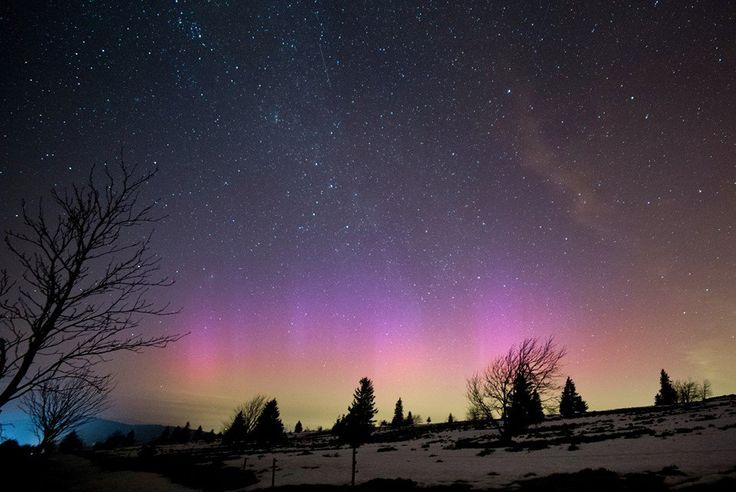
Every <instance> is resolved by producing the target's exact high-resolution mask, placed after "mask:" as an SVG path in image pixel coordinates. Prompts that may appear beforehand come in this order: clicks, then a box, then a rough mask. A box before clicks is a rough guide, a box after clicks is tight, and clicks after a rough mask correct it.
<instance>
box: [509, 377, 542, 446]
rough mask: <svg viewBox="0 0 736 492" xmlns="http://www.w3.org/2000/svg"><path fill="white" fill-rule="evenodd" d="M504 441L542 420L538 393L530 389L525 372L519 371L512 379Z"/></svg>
mask: <svg viewBox="0 0 736 492" xmlns="http://www.w3.org/2000/svg"><path fill="white" fill-rule="evenodd" d="M506 418H507V419H508V422H507V425H506V426H505V427H506V435H504V436H503V437H504V438H505V439H510V438H511V437H512V436H513V435H515V434H518V433H519V432H521V431H523V430H524V429H526V428H527V427H528V426H529V425H530V424H535V423H538V422H541V421H542V419H544V411H543V410H542V402H541V399H540V398H539V393H537V391H536V390H533V389H532V388H531V387H530V384H529V381H528V379H527V375H526V371H525V370H523V369H522V370H520V371H519V372H518V373H517V374H516V377H515V378H514V384H513V387H512V394H511V403H510V405H509V410H508V414H507V415H506Z"/></svg>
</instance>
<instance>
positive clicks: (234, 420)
mask: <svg viewBox="0 0 736 492" xmlns="http://www.w3.org/2000/svg"><path fill="white" fill-rule="evenodd" d="M267 402H268V398H267V397H266V396H264V395H256V396H254V397H253V398H251V399H250V400H248V401H246V402H244V403H241V404H240V405H238V406H237V407H236V408H235V410H234V412H233V416H232V417H231V418H230V421H229V422H227V423H225V424H224V431H223V443H224V444H233V443H235V442H244V441H246V440H247V439H248V437H249V436H250V434H251V433H252V432H253V429H255V427H256V422H257V421H258V417H260V416H261V413H262V412H263V409H264V408H265V407H266V403H267Z"/></svg>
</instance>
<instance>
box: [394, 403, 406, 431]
mask: <svg viewBox="0 0 736 492" xmlns="http://www.w3.org/2000/svg"><path fill="white" fill-rule="evenodd" d="M402 425H404V404H403V402H402V401H401V398H399V399H398V400H397V401H396V407H394V418H393V419H391V427H401V426H402Z"/></svg>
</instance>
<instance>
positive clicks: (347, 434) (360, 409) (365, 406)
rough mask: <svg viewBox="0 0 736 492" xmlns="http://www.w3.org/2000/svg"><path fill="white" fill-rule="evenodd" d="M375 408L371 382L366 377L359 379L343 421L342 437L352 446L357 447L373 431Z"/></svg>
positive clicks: (366, 439) (368, 437)
mask: <svg viewBox="0 0 736 492" xmlns="http://www.w3.org/2000/svg"><path fill="white" fill-rule="evenodd" d="M376 413H378V410H376V404H375V396H374V394H373V382H372V381H371V380H370V379H368V378H363V379H361V380H360V386H358V388H357V389H356V390H355V393H353V403H352V404H351V405H350V407H349V408H348V414H347V415H346V416H345V419H344V421H343V423H344V429H343V432H342V436H341V437H342V439H343V440H345V441H347V442H348V443H349V444H350V445H351V446H352V447H358V446H360V445H361V444H363V443H364V442H366V441H368V439H370V436H371V433H372V432H373V424H374V423H375V420H373V418H374V417H375V416H376Z"/></svg>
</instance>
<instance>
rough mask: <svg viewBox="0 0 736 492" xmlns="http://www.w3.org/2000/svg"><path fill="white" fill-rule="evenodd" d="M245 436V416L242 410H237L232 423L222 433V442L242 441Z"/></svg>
mask: <svg viewBox="0 0 736 492" xmlns="http://www.w3.org/2000/svg"><path fill="white" fill-rule="evenodd" d="M245 438H246V428H245V418H244V417H243V412H238V413H237V414H236V415H235V418H234V419H233V421H232V423H231V424H230V425H229V426H228V428H227V429H225V432H223V433H222V443H223V444H234V443H236V442H241V441H244V440H245Z"/></svg>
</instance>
